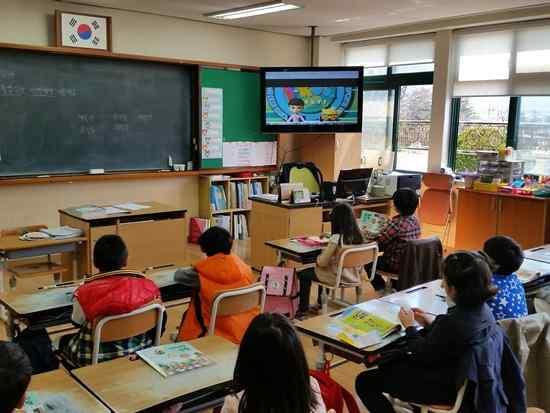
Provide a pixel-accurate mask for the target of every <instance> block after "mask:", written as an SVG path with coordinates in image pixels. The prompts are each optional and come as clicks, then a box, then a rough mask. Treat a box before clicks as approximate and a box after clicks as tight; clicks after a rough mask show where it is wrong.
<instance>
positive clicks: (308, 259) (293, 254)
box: [265, 238, 323, 265]
mask: <svg viewBox="0 0 550 413" xmlns="http://www.w3.org/2000/svg"><path fill="white" fill-rule="evenodd" d="M265 245H267V246H268V247H271V248H273V249H274V250H275V251H276V253H277V264H281V263H282V262H284V261H286V260H292V261H294V262H299V263H300V264H304V265H305V264H313V263H315V261H316V260H317V257H318V256H319V254H321V252H322V251H323V246H321V245H320V246H315V247H309V246H307V245H303V244H301V243H299V242H298V241H295V240H293V239H290V238H286V239H279V240H275V241H266V242H265Z"/></svg>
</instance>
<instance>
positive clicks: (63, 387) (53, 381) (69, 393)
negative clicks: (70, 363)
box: [29, 370, 109, 413]
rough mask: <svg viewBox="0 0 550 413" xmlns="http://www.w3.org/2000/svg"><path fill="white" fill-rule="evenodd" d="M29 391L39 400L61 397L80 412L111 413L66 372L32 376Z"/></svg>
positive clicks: (56, 371)
mask: <svg viewBox="0 0 550 413" xmlns="http://www.w3.org/2000/svg"><path fill="white" fill-rule="evenodd" d="M29 391H30V392H33V393H36V394H37V396H38V397H39V398H42V397H48V396H55V395H61V396H63V397H64V398H66V399H67V400H68V401H69V402H71V403H72V404H73V405H74V406H73V407H74V408H76V409H77V410H78V411H80V412H90V413H101V412H108V411H109V410H108V409H107V408H106V407H105V406H103V404H102V403H101V402H100V401H99V400H97V399H96V398H95V397H94V396H93V395H92V394H90V393H88V391H87V390H86V389H84V387H82V386H81V385H80V384H79V383H78V382H77V381H76V380H74V379H73V378H72V377H70V376H69V375H68V374H67V373H66V372H65V371H64V370H54V371H50V372H48V373H42V374H37V375H35V376H32V379H31V383H30V385H29Z"/></svg>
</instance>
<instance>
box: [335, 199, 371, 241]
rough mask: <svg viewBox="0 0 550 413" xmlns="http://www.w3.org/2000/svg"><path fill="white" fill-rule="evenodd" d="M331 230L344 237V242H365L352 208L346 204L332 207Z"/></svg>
mask: <svg viewBox="0 0 550 413" xmlns="http://www.w3.org/2000/svg"><path fill="white" fill-rule="evenodd" d="M330 221H331V231H332V233H333V234H340V235H342V237H344V244H347V245H357V244H362V243H363V242H365V240H364V239H363V235H362V234H361V230H360V229H359V225H357V219H356V218H355V214H354V213H353V209H351V207H350V206H349V205H348V204H338V205H336V206H335V207H334V208H333V209H332V213H331V219H330Z"/></svg>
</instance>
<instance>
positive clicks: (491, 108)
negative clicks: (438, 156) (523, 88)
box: [454, 97, 510, 172]
mask: <svg viewBox="0 0 550 413" xmlns="http://www.w3.org/2000/svg"><path fill="white" fill-rule="evenodd" d="M459 104H460V113H459V117H458V131H457V133H458V134H457V138H456V163H455V165H454V170H455V171H456V172H468V171H471V172H473V171H475V170H476V169H477V155H476V151H478V150H498V149H499V148H501V147H506V136H507V132H508V111H509V106H510V98H509V97H468V98H462V99H460V102H459Z"/></svg>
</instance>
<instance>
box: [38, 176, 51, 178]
mask: <svg viewBox="0 0 550 413" xmlns="http://www.w3.org/2000/svg"><path fill="white" fill-rule="evenodd" d="M50 176H51V175H38V176H37V178H49V177H50Z"/></svg>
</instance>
